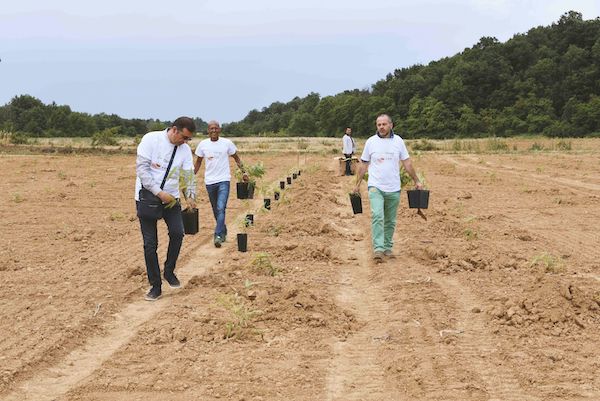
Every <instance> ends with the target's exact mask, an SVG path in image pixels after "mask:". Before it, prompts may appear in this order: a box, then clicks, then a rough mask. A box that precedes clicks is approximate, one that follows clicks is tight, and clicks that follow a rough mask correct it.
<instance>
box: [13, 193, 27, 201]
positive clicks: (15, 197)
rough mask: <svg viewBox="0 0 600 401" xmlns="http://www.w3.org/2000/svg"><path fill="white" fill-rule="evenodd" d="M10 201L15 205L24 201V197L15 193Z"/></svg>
mask: <svg viewBox="0 0 600 401" xmlns="http://www.w3.org/2000/svg"><path fill="white" fill-rule="evenodd" d="M12 201H13V202H15V203H21V202H23V201H25V197H24V196H23V195H21V194H20V193H18V192H15V193H14V194H13V196H12Z"/></svg>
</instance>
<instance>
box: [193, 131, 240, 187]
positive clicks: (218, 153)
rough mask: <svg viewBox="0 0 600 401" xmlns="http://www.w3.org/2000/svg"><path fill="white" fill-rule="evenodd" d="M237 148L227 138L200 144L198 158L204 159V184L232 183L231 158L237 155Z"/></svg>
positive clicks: (206, 140)
mask: <svg viewBox="0 0 600 401" xmlns="http://www.w3.org/2000/svg"><path fill="white" fill-rule="evenodd" d="M235 152H237V148H236V147H235V145H234V144H233V142H231V141H230V140H229V139H227V138H219V139H218V140H217V141H214V142H213V141H211V140H210V138H207V139H205V140H203V141H202V142H200V143H199V144H198V147H197V148H196V156H198V157H202V158H204V161H205V162H206V164H205V170H204V184H206V185H210V184H216V183H217V182H223V181H231V171H230V169H229V156H231V155H233V154H235Z"/></svg>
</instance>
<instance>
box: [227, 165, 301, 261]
mask: <svg viewBox="0 0 600 401" xmlns="http://www.w3.org/2000/svg"><path fill="white" fill-rule="evenodd" d="M246 172H247V173H248V176H249V181H248V182H243V181H242V176H241V172H239V171H238V172H236V178H237V181H238V182H237V183H236V193H237V198H238V199H241V200H243V201H244V209H245V210H246V215H245V217H243V218H242V219H241V221H240V222H239V224H238V225H239V229H240V232H239V233H238V234H237V246H238V251H240V252H246V251H247V250H248V232H247V231H248V228H250V227H252V226H253V225H254V214H253V213H250V203H249V199H254V192H255V190H256V187H257V179H259V178H261V177H262V176H263V175H264V173H265V168H264V165H263V164H262V163H261V162H258V163H257V164H255V165H252V166H248V167H247V168H246ZM301 173H302V171H301V170H300V169H298V170H293V171H292V172H291V173H290V174H289V175H288V176H287V177H285V179H283V180H281V181H279V186H278V187H277V188H273V186H270V185H266V186H263V187H261V190H260V192H261V194H262V195H263V206H262V208H263V209H264V210H271V198H270V196H271V194H273V199H274V200H275V201H278V200H279V199H280V198H281V191H283V190H285V189H286V186H287V187H289V186H290V185H292V182H293V181H294V180H296V179H297V178H298V177H299V176H300V174H301Z"/></svg>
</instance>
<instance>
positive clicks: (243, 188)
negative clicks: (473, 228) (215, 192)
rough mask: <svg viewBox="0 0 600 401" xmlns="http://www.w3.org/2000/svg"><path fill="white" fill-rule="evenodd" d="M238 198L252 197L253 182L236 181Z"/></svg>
mask: <svg viewBox="0 0 600 401" xmlns="http://www.w3.org/2000/svg"><path fill="white" fill-rule="evenodd" d="M235 189H236V193H237V198H238V199H253V198H254V184H253V183H251V182H238V183H236V184H235Z"/></svg>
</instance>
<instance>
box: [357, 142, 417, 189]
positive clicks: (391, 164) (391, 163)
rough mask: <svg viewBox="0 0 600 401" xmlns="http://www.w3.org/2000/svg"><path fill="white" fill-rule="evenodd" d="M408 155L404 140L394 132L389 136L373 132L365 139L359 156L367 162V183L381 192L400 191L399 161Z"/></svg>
mask: <svg viewBox="0 0 600 401" xmlns="http://www.w3.org/2000/svg"><path fill="white" fill-rule="evenodd" d="M408 157H409V156H408V150H406V145H404V141H403V140H402V138H400V137H399V136H398V135H396V134H394V136H392V137H391V138H380V137H379V135H377V134H375V135H373V136H372V137H370V138H369V139H367V142H366V143H365V148H364V150H363V153H362V156H361V157H360V158H361V159H362V160H364V161H365V162H369V180H368V182H367V185H368V186H369V187H375V188H377V189H379V190H381V191H383V192H397V191H400V161H401V160H406V159H408Z"/></svg>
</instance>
